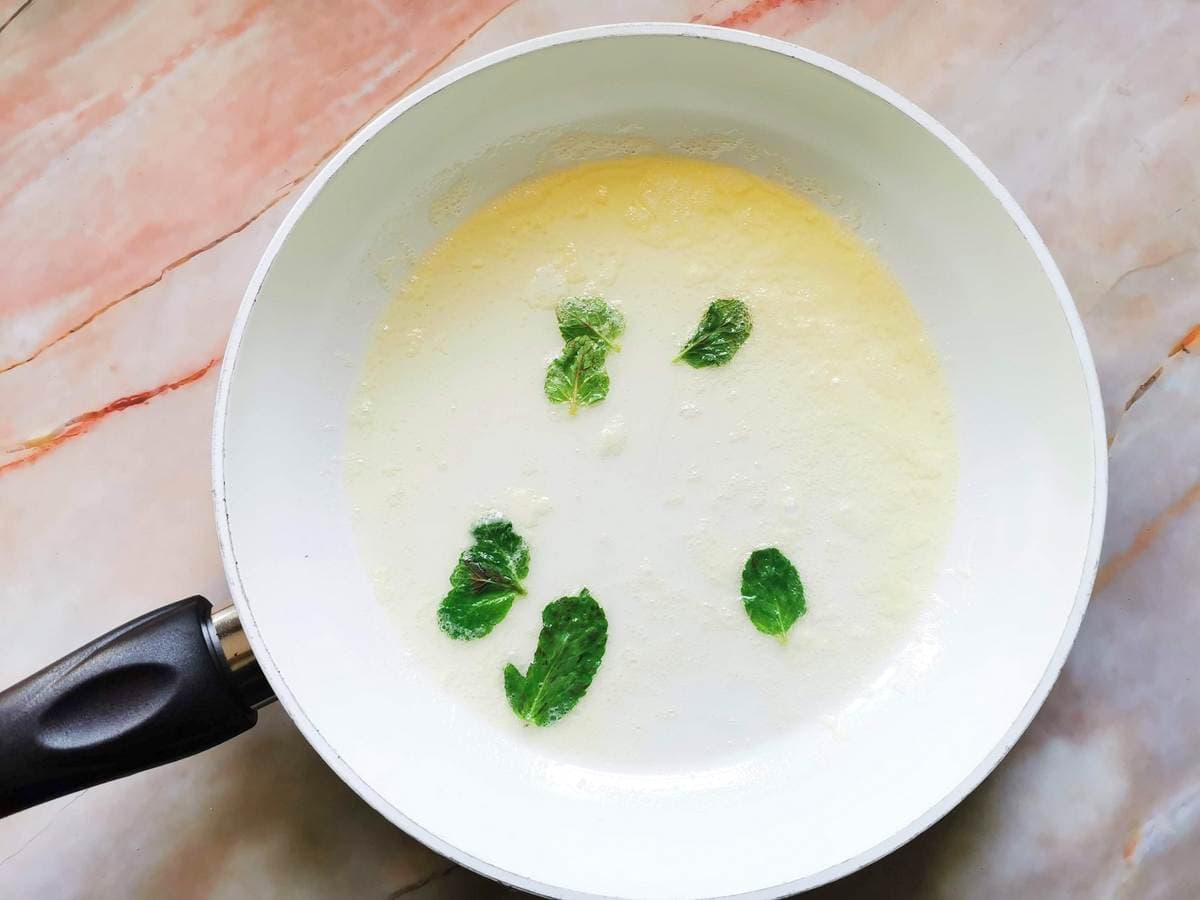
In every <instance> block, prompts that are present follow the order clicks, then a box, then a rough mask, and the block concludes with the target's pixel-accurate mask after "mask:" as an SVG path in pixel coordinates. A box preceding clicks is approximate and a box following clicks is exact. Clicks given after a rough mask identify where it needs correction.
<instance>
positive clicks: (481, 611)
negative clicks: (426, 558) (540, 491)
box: [438, 519, 529, 641]
mask: <svg viewBox="0 0 1200 900" xmlns="http://www.w3.org/2000/svg"><path fill="white" fill-rule="evenodd" d="M471 535H472V537H474V538H475V542H474V543H473V544H471V546H470V547H468V548H467V549H466V550H464V551H463V552H462V555H461V556H459V557H458V565H456V566H455V567H454V571H453V572H451V573H450V593H448V594H446V596H445V597H444V598H442V605H441V606H440V607H438V625H440V626H441V628H442V631H444V632H445V633H446V634H448V635H449V636H450V637H452V638H454V639H455V640H460V641H470V640H474V639H475V638H481V637H483V636H484V635H485V634H487V633H488V632H489V631H491V630H492V629H493V628H495V627H496V626H497V625H498V624H499V623H500V620H501V619H503V618H504V617H505V616H506V615H508V610H509V609H510V608H511V607H512V605H513V601H514V600H515V599H516V598H517V597H519V596H521V595H522V594H524V593H525V588H524V586H523V585H522V584H521V580H522V579H523V578H525V576H527V575H528V574H529V545H528V544H526V543H525V541H524V539H523V538H522V537H521V536H520V535H518V534H517V533H516V532H515V531H513V527H512V523H511V522H508V521H505V520H504V519H492V520H488V521H483V522H479V523H478V524H476V525H475V527H474V528H472V529H471Z"/></svg>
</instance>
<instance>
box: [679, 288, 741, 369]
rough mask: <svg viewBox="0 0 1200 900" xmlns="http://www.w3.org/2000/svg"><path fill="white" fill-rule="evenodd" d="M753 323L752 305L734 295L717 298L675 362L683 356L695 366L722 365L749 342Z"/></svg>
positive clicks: (698, 367) (696, 367) (697, 367)
mask: <svg viewBox="0 0 1200 900" xmlns="http://www.w3.org/2000/svg"><path fill="white" fill-rule="evenodd" d="M753 325H754V323H753V322H752V321H751V320H750V309H749V307H747V306H746V304H745V303H743V302H742V301H741V300H738V299H737V298H735V297H728V298H725V299H722V300H714V301H713V302H712V303H710V304H709V305H708V309H706V310H705V311H704V317H703V318H702V319H701V320H700V324H699V325H697V326H696V332H695V334H693V335H692V336H691V337H690V338H688V342H687V343H686V344H684V345H683V349H682V350H680V351H679V355H678V356H676V357H675V359H674V362H679V361H680V360H683V361H684V362H686V363H687V364H688V365H689V366H692V367H693V368H695V369H703V368H706V367H708V366H723V365H725V363H727V362H729V361H730V360H731V359H733V354H735V353H737V351H738V348H739V347H741V346H742V344H744V343H746V338H748V337H750V330H751V328H752V327H753Z"/></svg>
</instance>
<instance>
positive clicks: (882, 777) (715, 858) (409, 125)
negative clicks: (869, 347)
mask: <svg viewBox="0 0 1200 900" xmlns="http://www.w3.org/2000/svg"><path fill="white" fill-rule="evenodd" d="M468 75H469V76H471V77H465V76H468ZM401 113H403V114H404V115H401ZM622 129H624V131H625V134H626V135H627V136H628V134H630V133H633V134H636V135H637V136H640V137H644V138H648V139H651V140H654V141H657V142H660V143H670V142H673V141H679V140H682V139H689V138H695V139H700V138H705V137H708V136H711V135H713V134H714V133H729V132H735V133H736V134H738V135H739V136H740V137H742V138H744V139H745V140H746V142H747V143H746V146H750V147H753V148H757V149H756V151H755V153H754V154H753V158H750V157H749V156H748V157H746V158H739V157H738V156H737V154H736V153H734V154H732V157H731V158H730V160H729V161H732V162H737V163H740V164H742V165H745V166H746V167H747V168H750V169H751V170H754V169H755V167H756V166H757V167H760V168H761V167H763V166H766V167H768V169H774V170H775V171H776V172H777V173H778V174H782V175H784V176H790V177H792V178H796V179H811V183H812V184H814V185H816V186H817V187H819V188H820V189H821V190H822V191H823V192H824V193H825V195H826V196H827V197H830V196H833V197H838V198H840V199H841V202H842V204H843V205H844V208H845V209H848V210H851V211H853V213H854V214H855V215H857V216H860V217H861V226H860V229H859V231H860V234H862V235H863V236H864V237H866V238H868V239H871V240H873V241H875V242H876V243H877V246H878V252H879V255H880V257H881V258H882V259H883V260H884V262H885V263H886V265H888V267H889V268H890V269H891V271H892V272H893V273H894V274H895V275H896V277H897V278H898V279H899V281H900V282H901V284H902V285H903V286H904V288H905V290H906V291H907V293H908V295H909V297H910V298H911V300H912V302H913V304H914V305H915V307H916V309H917V311H918V313H919V314H920V315H921V317H922V319H923V321H924V324H925V327H926V329H927V331H928V333H929V334H930V336H931V339H932V341H933V343H934V345H935V348H936V349H937V352H938V354H939V357H940V359H941V362H942V365H943V368H944V371H945V373H946V378H947V381H948V382H949V384H950V388H951V392H952V395H953V404H954V408H955V414H956V424H957V428H958V444H959V454H960V464H961V473H962V477H961V482H960V487H959V506H958V512H957V516H956V520H955V524H954V527H953V531H952V535H951V539H950V546H949V550H948V555H947V561H946V564H945V566H944V568H943V571H942V572H941V573H940V575H939V576H938V579H937V583H936V584H935V588H934V592H935V594H936V596H937V597H938V600H939V603H940V606H939V609H940V610H941V613H940V615H939V616H938V617H937V619H936V621H935V622H932V623H930V626H929V627H928V628H927V629H925V630H924V631H923V632H922V633H921V634H920V640H919V641H918V642H916V643H915V644H914V645H913V646H912V647H911V648H910V652H911V654H916V655H917V656H918V657H919V658H920V660H921V664H920V665H919V666H917V667H915V668H914V669H913V672H912V674H913V677H911V678H907V679H904V680H903V682H902V683H901V684H899V685H897V686H896V687H894V688H892V689H889V690H886V691H881V692H879V693H878V694H877V695H875V696H873V698H872V699H871V701H870V702H869V703H864V704H862V705H861V706H860V707H859V708H858V709H855V710H851V711H850V713H849V714H848V715H845V716H843V717H841V719H840V720H839V721H838V722H837V723H835V725H836V727H832V728H826V729H824V734H823V735H821V736H819V737H818V736H816V735H814V734H811V733H808V732H797V733H796V738H795V739H793V740H783V741H778V742H775V743H774V744H772V745H771V746H769V747H764V749H763V752H762V754H761V755H760V757H759V761H758V765H760V766H761V767H762V772H759V773H757V774H756V777H755V778H752V779H745V778H742V777H739V772H738V771H737V770H735V771H733V772H730V771H727V770H723V769H715V770H714V769H697V770H696V771H694V772H691V773H689V775H688V777H686V778H682V779H680V778H673V779H665V780H664V779H660V778H655V777H648V778H636V777H631V778H626V779H617V780H614V781H612V782H611V783H608V784H603V785H600V784H596V783H595V782H594V781H591V780H589V779H588V777H587V774H586V773H581V772H579V771H576V770H574V769H573V768H572V767H571V766H567V765H563V764H561V763H560V762H559V761H558V760H556V759H555V758H553V757H552V756H540V755H538V754H536V753H533V752H528V751H526V752H518V751H517V750H515V749H514V745H507V746H504V745H498V744H496V743H495V742H492V741H489V740H488V735H487V733H486V731H484V730H481V728H480V726H479V725H478V723H477V721H475V720H473V719H472V718H471V717H467V716H458V715H457V714H456V709H455V707H454V705H453V704H447V703H445V702H440V698H436V697H434V696H431V695H430V694H429V693H428V692H422V691H420V690H417V689H415V688H414V684H415V682H413V681H411V680H409V679H408V678H406V672H405V663H404V659H403V657H402V655H398V654H397V653H396V652H395V642H394V641H393V640H391V639H390V635H391V634H392V633H393V632H392V630H391V625H390V624H389V622H388V620H387V617H386V615H385V614H384V612H383V611H382V609H381V608H380V606H379V605H378V603H377V602H376V601H375V597H374V594H373V591H372V590H371V586H370V583H369V580H368V578H367V576H366V574H365V572H364V568H363V566H362V563H361V562H360V560H359V558H358V551H357V547H356V543H355V540H354V537H353V533H352V530H351V527H350V518H349V509H348V506H347V501H346V497H345V495H344V490H343V481H342V479H341V477H340V459H339V454H340V452H341V447H342V436H343V435H342V429H343V428H344V424H345V413H346V407H347V404H348V402H349V398H350V397H351V395H352V393H353V389H354V386H355V384H356V380H357V377H358V370H359V361H360V359H361V356H362V353H363V350H364V347H365V344H366V341H367V340H368V338H369V335H370V332H371V329H372V328H373V325H374V323H375V321H376V319H377V317H378V316H379V314H380V312H381V311H382V308H383V305H384V304H385V302H386V301H387V299H388V298H389V296H390V293H391V287H392V285H393V283H394V282H393V280H394V279H395V278H396V277H399V276H402V275H403V272H404V269H405V265H406V259H407V258H408V256H407V254H405V253H399V254H396V253H392V254H389V253H388V252H387V248H389V247H392V246H395V247H399V246H401V245H406V246H407V247H408V248H409V251H410V252H415V251H419V250H421V249H423V248H424V247H425V246H427V245H428V244H429V243H430V242H431V241H432V240H433V239H435V238H436V237H437V236H438V235H439V234H441V233H444V231H445V230H446V228H447V227H448V226H449V224H451V223H452V222H453V221H454V219H455V217H456V216H458V215H461V213H462V211H463V210H465V209H469V208H470V207H471V205H472V204H474V203H477V202H479V201H480V200H482V199H484V197H483V196H472V195H470V193H469V192H468V193H467V195H465V196H461V197H458V198H457V199H456V202H455V203H454V204H451V206H450V207H449V208H440V209H439V211H438V214H437V215H433V216H430V215H429V214H428V212H427V207H428V203H429V201H430V200H431V199H433V198H434V197H437V196H446V195H447V189H448V188H451V187H452V183H453V181H454V178H455V177H456V176H455V173H456V172H469V174H470V178H469V179H468V181H469V183H471V184H477V185H483V186H486V187H485V193H486V194H491V193H495V192H496V191H498V190H500V189H503V188H504V187H506V186H508V185H510V184H512V183H514V182H515V181H517V180H519V179H520V178H522V177H526V176H528V175H530V174H532V173H534V172H535V171H538V170H539V168H540V167H545V166H552V165H554V164H555V162H556V156H555V152H554V148H555V147H556V146H557V143H556V142H558V141H560V140H561V139H562V137H563V135H564V134H571V133H575V134H577V133H579V132H588V133H595V134H600V135H605V134H612V133H614V132H617V131H620V130H622ZM605 148H606V145H605V142H604V141H597V144H596V149H597V152H599V153H604V152H606V149H605ZM609 149H610V150H611V147H610V148H609ZM766 174H771V172H770V171H768V172H766ZM450 193H451V194H452V193H453V191H450ZM230 350H231V352H230V353H229V354H228V356H227V357H226V362H225V365H224V368H223V370H222V379H221V391H220V395H219V396H220V399H219V402H218V407H217V418H216V430H215V437H214V484H215V495H216V500H217V516H218V526H219V530H220V537H221V542H222V550H223V552H224V554H225V561H226V565H227V568H228V572H229V576H230V581H231V588H232V591H233V594H234V597H235V599H236V601H237V603H238V606H239V610H240V612H241V614H242V618H243V621H244V623H245V625H246V628H247V631H248V633H249V635H250V639H251V641H252V643H253V645H254V648H255V652H256V654H257V656H258V658H259V659H260V661H261V663H262V665H263V667H264V669H265V670H266V672H267V674H268V677H269V678H270V679H271V681H272V684H273V685H274V686H275V689H276V692H277V694H278V695H279V697H280V700H281V702H282V703H283V704H284V705H285V707H286V708H287V709H288V711H289V712H290V713H291V715H292V716H293V718H294V719H295V720H296V722H297V724H298V725H299V727H300V728H301V729H302V730H303V731H304V733H305V735H306V736H307V737H308V738H309V740H310V741H312V743H313V744H314V746H315V747H316V748H317V749H318V751H319V752H320V753H321V754H322V755H323V756H324V758H325V759H326V760H327V761H328V762H329V763H330V765H332V766H333V767H334V768H335V769H336V770H337V771H338V772H339V774H341V775H342V777H343V778H345V779H346V781H347V782H348V783H349V784H350V785H351V786H353V787H354V788H355V790H357V791H358V792H359V793H360V794H362V795H363V796H364V797H365V798H366V799H367V800H368V801H369V802H370V803H372V805H374V806H375V807H376V808H377V809H379V810H380V811H381V812H382V813H383V814H384V815H386V816H388V817H389V818H390V819H391V820H392V821H393V822H395V823H396V824H398V825H400V826H401V827H404V828H406V829H407V830H409V831H410V832H412V833H413V834H415V835H416V836H418V837H420V838H421V839H422V840H424V841H426V842H427V843H429V844H430V845H431V846H433V847H435V848H436V849H438V850H439V851H441V852H443V853H446V854H448V855H450V856H452V857H453V858H455V859H457V860H459V861H460V862H462V863H464V864H466V865H468V866H471V867H473V868H476V869H478V870H480V871H482V872H485V873H487V874H489V875H493V876H495V877H498V878H501V879H503V880H506V881H509V882H511V883H514V884H516V885H518V886H520V887H523V888H526V889H529V890H535V891H541V892H545V893H553V894H556V895H563V896H583V895H611V896H630V897H632V896H637V897H669V896H720V895H735V894H749V895H754V896H780V895H784V894H788V893H792V892H795V891H797V890H802V889H804V888H807V887H812V886H814V885H816V884H820V883H823V882H825V881H828V880H831V879H833V878H836V877H838V876H839V875H842V874H844V873H846V872H848V871H851V870H852V869H854V868H857V867H859V866H861V865H863V864H865V863H867V862H869V861H870V860H872V859H874V858H876V857H878V856H879V855H882V854H883V853H885V852H887V851H888V850H889V849H891V848H893V847H895V846H896V845H898V844H899V843H901V842H902V841H904V840H906V839H907V838H909V837H911V836H912V835H914V834H915V833H917V832H918V831H919V830H921V829H922V828H924V827H926V826H927V825H929V824H930V823H931V822H932V821H934V820H935V819H936V818H937V817H938V816H940V815H942V814H943V813H945V811H946V810H947V809H949V808H950V807H951V806H952V805H953V804H954V803H955V802H957V801H958V800H959V799H961V798H962V796H963V795H965V793H966V792H967V791H969V790H970V789H971V788H972V787H973V786H974V785H975V784H977V783H978V781H979V780H980V779H981V778H982V777H983V776H984V775H985V774H986V773H987V772H988V771H989V770H990V768H991V767H992V766H994V765H995V763H996V762H997V761H998V760H999V758H1000V757H1001V756H1002V755H1003V753H1004V752H1005V751H1006V750H1007V749H1008V748H1009V747H1010V746H1011V744H1012V742H1013V741H1015V740H1016V738H1017V736H1018V735H1019V734H1020V732H1021V731H1022V730H1023V728H1024V727H1025V725H1026V724H1027V723H1028V721H1029V719H1030V718H1031V717H1032V715H1033V713H1034V711H1035V710H1036V708H1037V706H1038V705H1039V704H1040V702H1041V700H1042V699H1043V698H1044V696H1045V693H1046V692H1047V691H1048V689H1049V687H1050V684H1051V683H1052V681H1053V678H1054V676H1055V675H1056V674H1057V671H1058V669H1059V668H1060V667H1061V664H1062V661H1063V659H1064V657H1065V654H1066V652H1067V649H1068V648H1069V645H1070V642H1071V639H1072V638H1073V636H1074V633H1075V630H1076V628H1077V626H1078V622H1079V618H1080V616H1081V615H1082V612H1083V609H1084V606H1085V604H1086V597H1087V594H1088V592H1089V590H1090V587H1091V583H1092V579H1093V576H1094V571H1095V563H1096V556H1097V553H1098V550H1099V540H1100V534H1101V533H1102V528H1103V513H1104V496H1105V468H1104V466H1105V463H1104V437H1103V435H1104V429H1103V420H1102V413H1101V409H1100V405H1099V402H1098V390H1097V387H1096V381H1095V375H1094V371H1093V368H1092V363H1091V359H1090V355H1089V353H1088V351H1087V347H1086V344H1085V342H1084V339H1083V336H1082V330H1081V328H1080V326H1079V322H1078V319H1077V316H1076V314H1075V310H1074V308H1073V306H1072V304H1071V301H1070V297H1069V295H1068V293H1067V291H1066V288H1065V286H1064V285H1063V283H1062V280H1061V277H1060V276H1059V275H1058V273H1057V271H1056V269H1055V268H1054V265H1053V263H1052V262H1051V260H1050V259H1049V257H1048V255H1047V253H1046V250H1045V248H1044V246H1043V245H1042V243H1041V241H1040V239H1038V237H1037V235H1036V234H1035V233H1034V231H1033V228H1032V226H1030V224H1029V223H1028V221H1027V220H1026V219H1025V217H1024V216H1023V215H1022V214H1021V213H1020V211H1019V210H1018V209H1017V208H1016V206H1015V204H1014V203H1013V201H1012V200H1011V198H1009V197H1008V195H1007V194H1006V193H1005V192H1004V191H1003V189H1002V188H1000V186H999V185H998V184H997V183H996V182H995V179H994V178H993V177H992V176H991V175H990V174H989V173H988V172H987V171H986V170H985V169H984V168H983V167H982V165H981V164H980V163H979V162H978V161H977V160H975V159H974V157H972V156H971V155H970V154H969V153H968V152H967V151H966V150H965V149H964V148H963V147H962V146H961V145H960V144H959V143H958V142H957V141H955V140H954V139H953V138H952V137H950V136H949V135H948V134H946V133H945V131H944V129H942V128H941V127H940V126H938V125H937V124H936V123H935V122H933V121H932V120H930V119H929V117H928V116H926V115H925V114H923V113H922V112H921V111H919V110H917V109H916V108H915V107H913V106H912V105H911V104H909V103H907V102H906V101H904V100H903V99H901V98H899V97H897V96H895V95H894V94H892V93H891V92H889V91H888V90H887V89H885V88H883V87H881V86H880V85H878V84H876V83H874V82H872V81H871V80H870V79H868V78H865V77H864V76H862V75H861V74H859V73H857V72H854V71H852V70H849V69H847V68H846V67H844V66H841V65H839V64H837V63H834V62H832V61H830V60H827V59H824V58H821V57H818V56H816V55H815V54H810V53H807V52H805V51H803V50H800V49H798V48H796V47H793V46H791V45H787V44H783V43H780V42H777V41H773V40H769V39H765V38H759V37H755V36H752V35H746V34H735V33H732V32H725V31H721V30H716V29H706V28H698V27H691V26H679V25H630V26H616V27H612V28H600V29H589V30H586V31H581V32H573V33H565V34H561V35H555V36H551V37H548V38H544V39H539V40H536V41H532V42H529V43H527V44H524V45H520V46H519V47H516V48H511V49H509V50H505V51H501V52H500V53H498V54H493V55H492V56H490V57H487V58H485V59H483V60H480V61H478V62H477V63H474V64H471V65H469V66H467V67H465V68H464V69H461V70H459V71H458V72H455V73H452V74H451V75H449V76H447V77H445V78H443V79H439V80H437V81H435V82H433V83H431V84H430V85H429V86H427V87H426V88H425V89H423V90H421V91H418V92H417V93H416V94H414V95H412V96H410V97H409V98H407V99H406V100H404V101H402V102H401V103H399V104H397V105H396V106H394V107H393V108H392V109H390V110H389V111H388V112H386V113H384V114H383V115H382V116H380V117H379V118H378V119H377V120H376V121H375V122H373V123H372V124H371V125H369V126H368V127H367V128H366V129H364V130H363V132H362V133H361V134H360V135H359V136H358V137H357V138H356V139H355V140H353V141H351V143H350V144H349V145H348V146H347V147H346V148H345V149H344V150H343V151H342V152H341V153H339V154H338V155H337V156H336V157H335V158H334V159H333V160H332V161H331V162H330V163H329V165H328V166H327V167H326V169H325V170H324V171H323V172H322V173H321V174H320V175H319V176H318V178H317V179H316V180H315V182H314V183H313V185H312V186H311V187H310V189H309V190H308V192H307V193H306V194H305V196H304V197H303V198H302V199H301V201H300V202H299V203H298V204H297V206H296V207H295V208H294V209H293V211H292V212H291V214H290V215H289V216H288V218H287V220H286V221H285V223H284V225H283V226H282V228H281V229H280V232H279V233H278V234H277V235H276V237H275V239H274V240H273V241H272V244H271V246H270V248H269V249H268V251H267V253H266V255H265V257H264V259H263V262H262V263H261V264H260V266H259V269H258V271H257V273H256V276H255V278H254V280H253V282H252V283H251V285H250V287H249V289H248V291H247V295H246V299H245V301H244V304H243V307H242V310H241V313H240V316H239V319H238V323H237V326H236V327H235V329H234V333H233V337H232V340H231V344H230Z"/></svg>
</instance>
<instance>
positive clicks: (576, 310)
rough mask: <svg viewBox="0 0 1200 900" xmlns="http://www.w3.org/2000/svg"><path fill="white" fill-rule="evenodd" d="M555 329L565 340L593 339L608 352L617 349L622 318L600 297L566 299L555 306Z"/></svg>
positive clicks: (622, 327)
mask: <svg viewBox="0 0 1200 900" xmlns="http://www.w3.org/2000/svg"><path fill="white" fill-rule="evenodd" d="M557 314H558V330H559V333H560V334H562V336H563V340H564V341H569V340H571V339H572V338H577V337H590V338H595V339H596V340H598V341H600V342H601V343H603V344H604V346H605V348H606V349H608V350H620V349H621V347H620V345H619V344H618V343H617V338H619V337H620V336H621V334H622V333H623V332H624V331H625V317H624V316H623V315H621V313H620V311H619V310H616V309H614V308H613V307H611V306H609V305H608V303H606V302H605V300H604V298H603V297H568V298H567V299H565V300H562V301H560V302H559V304H558V310H557Z"/></svg>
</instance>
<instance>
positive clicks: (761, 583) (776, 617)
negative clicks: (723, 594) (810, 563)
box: [742, 547, 805, 641]
mask: <svg viewBox="0 0 1200 900" xmlns="http://www.w3.org/2000/svg"><path fill="white" fill-rule="evenodd" d="M742 605H743V606H745V607H746V615H748V616H749V617H750V621H751V622H753V623H754V627H755V628H757V629H758V630H759V631H761V632H762V633H763V634H773V635H775V636H776V637H778V638H779V639H780V640H781V641H782V640H784V639H785V637H786V635H787V631H788V629H789V628H791V627H792V625H793V624H794V623H795V621H796V620H797V619H798V618H800V617H801V616H802V615H804V610H805V606H804V585H803V584H801V583H800V575H799V574H798V573H797V572H796V567H795V566H793V565H792V564H791V562H789V561H788V558H787V557H786V556H784V555H783V554H782V553H780V552H779V551H778V550H776V549H775V548H774V547H770V548H768V549H766V550H755V551H754V552H753V553H751V554H750V558H749V559H748V560H746V566H745V568H743V569H742Z"/></svg>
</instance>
